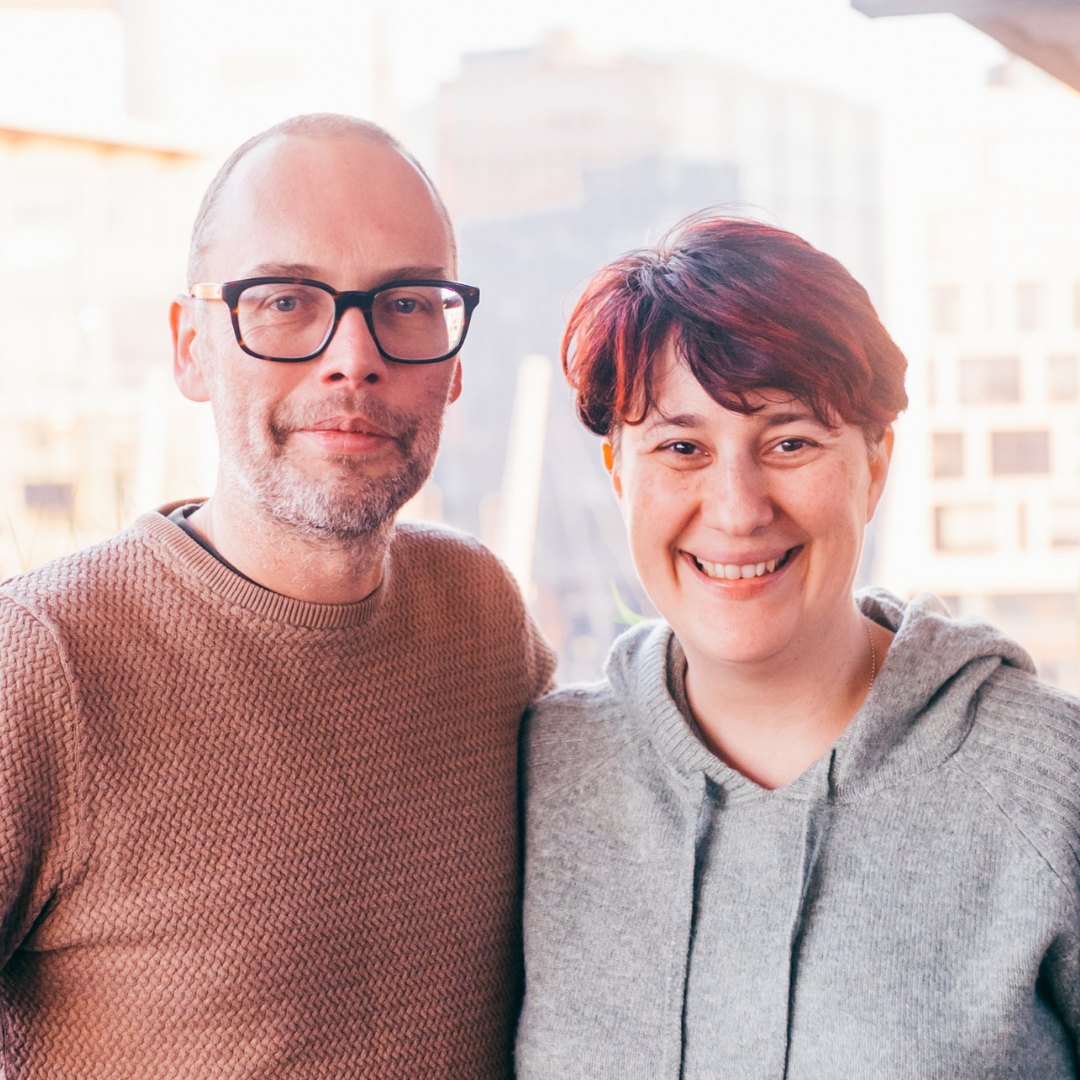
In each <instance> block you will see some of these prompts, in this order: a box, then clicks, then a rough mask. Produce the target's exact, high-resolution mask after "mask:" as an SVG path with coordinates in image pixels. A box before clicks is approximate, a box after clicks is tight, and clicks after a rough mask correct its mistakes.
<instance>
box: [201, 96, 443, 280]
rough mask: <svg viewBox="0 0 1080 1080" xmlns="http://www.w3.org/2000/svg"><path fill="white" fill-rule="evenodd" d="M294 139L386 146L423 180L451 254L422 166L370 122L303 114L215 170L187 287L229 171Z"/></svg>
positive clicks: (252, 142) (439, 204) (247, 145)
mask: <svg viewBox="0 0 1080 1080" xmlns="http://www.w3.org/2000/svg"><path fill="white" fill-rule="evenodd" d="M290 135H295V136H299V137H302V138H308V139H343V138H345V139H357V140H358V141H360V142H366V143H371V144H373V145H376V146H388V147H390V148H391V149H392V150H396V151H397V152H398V153H399V154H400V155H401V156H402V157H403V158H404V159H405V160H406V161H407V162H408V163H409V164H410V165H412V167H413V168H414V169H416V171H417V172H418V173H419V174H420V175H421V177H423V179H424V182H425V183H426V184H427V186H428V188H429V189H430V191H431V196H432V198H433V199H434V200H435V206H436V207H437V209H438V211H439V213H440V214H441V215H442V217H443V220H444V221H445V222H446V228H447V230H448V231H449V233H450V245H451V249H452V250H455V253H456V245H455V241H454V227H453V225H452V224H451V222H450V214H449V212H448V211H447V209H446V204H445V203H444V202H443V201H442V197H441V196H440V195H439V192H438V190H437V189H436V187H435V185H434V184H433V183H432V181H431V177H430V176H428V174H427V172H426V171H425V169H424V167H423V165H421V164H420V162H419V161H417V160H416V158H415V157H414V156H413V155H412V154H410V153H409V151H408V150H406V149H405V147H404V146H402V145H401V143H400V142H398V140H397V139H395V138H394V136H393V135H391V134H390V132H389V131H387V130H386V129H385V128H381V127H379V125H378V124H373V123H372V122H371V121H370V120H361V119H360V118H359V117H357V116H346V115H345V114H343V113H306V114H304V115H301V116H291V117H289V119H288V120H282V121H281V122H280V123H277V124H275V125H274V126H273V127H270V128H267V129H266V130H265V131H260V132H259V134H258V135H252V137H251V138H250V139H248V140H247V142H245V143H243V144H242V145H240V146H238V147H237V148H236V149H235V150H234V151H233V152H232V153H231V154H230V155H229V157H228V158H227V160H226V161H225V164H224V165H222V166H221V168H220V169H218V171H217V173H216V175H215V176H214V179H213V180H211V181H210V186H209V187H208V188H207V189H206V194H205V195H203V197H202V202H201V203H200V205H199V212H198V213H197V214H196V215H195V225H194V227H193V228H192V230H191V249H190V252H189V255H188V285H189V286H191V285H194V284H195V283H196V282H197V281H198V280H199V275H200V273H201V262H202V257H203V252H204V251H205V250H206V248H207V245H208V244H209V243H210V231H211V228H212V226H213V222H214V211H215V209H216V208H217V203H218V200H219V199H220V197H221V193H222V191H223V190H224V188H225V185H226V183H227V182H228V180H229V177H230V176H231V175H232V171H233V169H235V168H236V166H237V164H238V163H239V162H240V160H241V159H242V158H244V157H246V156H247V155H248V154H249V153H251V151H252V150H254V149H255V147H257V146H260V145H261V144H262V143H264V142H267V141H268V140H270V139H276V138H282V137H285V136H290Z"/></svg>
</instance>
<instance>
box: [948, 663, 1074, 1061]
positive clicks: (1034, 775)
mask: <svg viewBox="0 0 1080 1080" xmlns="http://www.w3.org/2000/svg"><path fill="white" fill-rule="evenodd" d="M969 741H970V742H971V743H972V744H973V745H977V746H978V748H979V751H980V752H979V753H978V755H964V756H963V757H962V758H961V761H962V762H963V765H964V767H965V768H967V769H968V770H969V771H971V772H973V773H974V774H975V775H976V776H977V777H978V779H979V780H980V782H981V783H982V784H983V786H984V787H985V788H986V790H987V791H988V792H989V794H990V796H991V797H992V798H993V800H994V801H995V803H996V804H997V806H998V807H999V809H1000V810H1001V812H1002V813H1003V814H1005V816H1006V817H1007V818H1008V819H1009V821H1010V822H1011V824H1012V826H1013V828H1014V829H1015V830H1016V832H1017V833H1018V834H1019V835H1020V836H1021V837H1022V838H1023V840H1024V842H1025V843H1027V844H1030V845H1031V847H1032V848H1033V849H1034V850H1035V851H1036V852H1038V855H1039V857H1040V858H1041V859H1042V860H1043V861H1044V862H1045V864H1046V866H1047V868H1048V869H1049V871H1050V873H1052V874H1053V876H1054V878H1055V879H1056V881H1057V882H1058V890H1059V892H1060V894H1061V896H1062V910H1063V911H1065V912H1068V913H1069V914H1068V916H1067V917H1066V919H1064V920H1063V924H1064V925H1066V926H1067V929H1066V930H1065V931H1064V932H1063V933H1062V934H1061V935H1060V936H1059V937H1058V938H1057V939H1056V940H1054V941H1053V942H1051V943H1050V947H1049V950H1048V952H1047V955H1046V960H1045V963H1044V966H1043V972H1042V976H1043V980H1044V986H1045V988H1046V989H1047V990H1048V991H1049V992H1050V994H1051V995H1052V997H1053V1000H1054V1004H1055V1006H1056V1008H1057V1010H1058V1012H1059V1014H1060V1015H1061V1017H1062V1019H1063V1020H1064V1021H1065V1024H1066V1025H1067V1027H1068V1028H1069V1030H1070V1032H1071V1033H1072V1039H1073V1048H1074V1052H1075V1053H1076V1054H1077V1055H1078V1056H1080V703H1078V702H1077V700H1076V699H1075V698H1074V697H1072V696H1071V695H1069V694H1065V693H1063V692H1061V691H1058V690H1054V689H1052V688H1050V687H1048V686H1044V685H1043V684H1042V683H1039V682H1037V681H1036V680H1035V679H1033V678H1032V677H1030V676H1029V675H1026V674H1024V673H1022V672H1019V671H1016V670H1015V669H1014V668H1010V667H1007V666H1003V667H1002V668H1000V669H999V670H998V672H997V673H996V674H995V675H994V677H993V678H992V679H991V680H990V681H989V682H988V683H987V685H986V687H985V688H984V690H983V693H982V695H981V700H980V704H979V709H978V719H977V723H976V726H975V728H974V731H973V733H972V736H971V739H970V740H969ZM973 761H977V762H978V763H979V765H978V767H975V766H974V765H973V764H971V762H973Z"/></svg>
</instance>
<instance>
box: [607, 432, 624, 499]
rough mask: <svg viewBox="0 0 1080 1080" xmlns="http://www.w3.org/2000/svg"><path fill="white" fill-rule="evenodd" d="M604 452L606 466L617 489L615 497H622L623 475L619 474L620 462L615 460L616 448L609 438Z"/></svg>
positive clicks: (613, 485)
mask: <svg viewBox="0 0 1080 1080" xmlns="http://www.w3.org/2000/svg"><path fill="white" fill-rule="evenodd" d="M602 449H603V452H604V468H605V469H607V471H608V476H610V477H611V486H612V487H613V488H614V489H615V497H616V498H618V499H621V498H622V477H621V476H620V475H619V467H618V462H617V461H616V460H615V448H614V447H613V446H612V445H611V441H610V440H609V439H605V440H604V442H603V445H602Z"/></svg>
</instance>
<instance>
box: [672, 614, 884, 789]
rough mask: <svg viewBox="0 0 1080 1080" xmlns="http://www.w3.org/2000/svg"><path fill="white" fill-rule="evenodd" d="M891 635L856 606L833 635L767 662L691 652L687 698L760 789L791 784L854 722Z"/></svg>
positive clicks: (707, 732) (717, 746)
mask: <svg viewBox="0 0 1080 1080" xmlns="http://www.w3.org/2000/svg"><path fill="white" fill-rule="evenodd" d="M892 636H893V635H892V633H891V632H890V631H889V630H886V629H885V628H884V627H882V626H879V625H878V624H877V623H873V622H871V621H870V620H869V619H866V618H865V617H864V616H863V615H862V614H861V613H860V612H859V610H858V609H857V608H856V607H855V605H854V604H852V605H851V610H850V612H849V613H848V614H847V615H846V616H845V617H844V618H843V619H840V620H837V622H836V623H834V624H833V625H832V627H830V632H829V633H828V634H827V635H820V636H819V638H818V640H817V641H814V642H811V641H802V642H798V643H795V642H793V643H792V644H791V645H790V646H789V647H788V648H787V649H785V650H784V651H783V653H782V654H780V655H778V656H776V657H773V658H771V659H770V660H769V661H768V662H766V663H763V664H753V665H749V664H718V663H716V662H715V661H710V660H708V659H707V658H705V657H700V656H695V655H693V654H692V653H691V652H689V651H687V657H686V659H687V672H686V696H687V700H688V701H689V704H690V708H691V709H692V710H693V713H694V717H695V719H696V720H697V723H698V726H699V728H700V729H701V733H702V736H703V737H704V739H705V742H706V744H707V745H708V747H709V749H710V750H712V752H713V753H714V754H716V755H717V757H719V758H720V759H721V760H722V761H724V762H725V763H726V764H727V765H730V766H731V768H733V769H735V770H736V771H737V772H740V773H742V775H743V776H745V777H747V779H749V780H752V781H753V782H754V783H756V784H759V785H760V786H761V787H764V788H769V789H774V788H779V787H784V786H785V785H786V784H790V783H791V782H792V781H793V780H795V779H796V778H797V777H798V776H800V775H801V774H802V773H803V772H805V771H806V769H807V768H809V766H810V765H812V764H813V763H814V762H815V761H817V760H818V758H820V757H821V755H822V754H824V753H825V751H826V750H828V748H829V747H830V746H832V744H833V743H834V742H835V741H836V740H837V739H838V738H839V737H840V735H841V734H842V733H843V731H844V729H845V728H846V727H847V726H848V724H849V723H851V720H852V718H853V717H854V716H855V714H856V713H857V712H858V711H859V707H860V706H861V705H862V703H863V700H864V699H865V697H866V694H867V691H868V690H869V688H870V682H871V678H872V676H873V675H874V674H876V670H877V669H880V667H881V662H882V660H883V658H884V656H885V653H886V651H887V650H888V648H889V643H890V642H891V641H892Z"/></svg>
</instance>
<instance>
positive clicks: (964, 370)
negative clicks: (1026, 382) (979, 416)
mask: <svg viewBox="0 0 1080 1080" xmlns="http://www.w3.org/2000/svg"><path fill="white" fill-rule="evenodd" d="M1019 400H1020V361H1019V359H1018V358H1017V357H1015V356H985V357H983V356H979V357H969V358H967V359H964V360H961V361H960V401H961V403H962V404H964V405H989V404H993V403H995V402H1011V401H1019Z"/></svg>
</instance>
